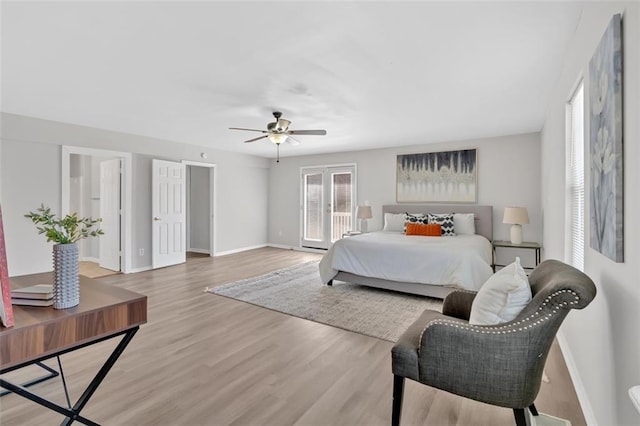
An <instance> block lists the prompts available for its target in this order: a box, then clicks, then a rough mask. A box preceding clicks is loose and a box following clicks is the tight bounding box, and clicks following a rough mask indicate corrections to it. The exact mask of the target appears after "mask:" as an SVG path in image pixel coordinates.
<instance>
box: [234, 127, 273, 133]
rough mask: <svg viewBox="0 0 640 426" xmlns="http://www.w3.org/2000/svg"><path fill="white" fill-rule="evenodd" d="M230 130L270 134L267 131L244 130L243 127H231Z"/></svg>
mask: <svg viewBox="0 0 640 426" xmlns="http://www.w3.org/2000/svg"><path fill="white" fill-rule="evenodd" d="M229 130H248V131H249V132H260V133H268V132H267V131H266V130H257V129H243V128H242V127H229Z"/></svg>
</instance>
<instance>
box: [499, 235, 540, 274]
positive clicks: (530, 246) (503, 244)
mask: <svg viewBox="0 0 640 426" xmlns="http://www.w3.org/2000/svg"><path fill="white" fill-rule="evenodd" d="M491 245H492V246H493V265H491V267H492V268H493V272H495V271H496V267H503V266H507V265H499V264H497V263H495V262H496V249H498V248H508V249H522V250H534V251H535V265H534V266H533V267H525V266H523V267H522V269H526V270H529V271H532V270H533V269H534V268H535V267H536V266H538V265H539V264H540V244H538V243H534V242H529V241H523V242H522V243H520V244H514V243H512V242H511V241H492V242H491Z"/></svg>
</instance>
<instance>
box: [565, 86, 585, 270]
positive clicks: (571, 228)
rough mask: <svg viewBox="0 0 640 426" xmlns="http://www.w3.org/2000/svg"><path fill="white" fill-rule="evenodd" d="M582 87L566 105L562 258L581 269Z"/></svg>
mask: <svg viewBox="0 0 640 426" xmlns="http://www.w3.org/2000/svg"><path fill="white" fill-rule="evenodd" d="M583 89H584V87H583V83H582V82H580V84H579V85H578V87H577V88H576V90H575V92H574V93H573V96H572V97H571V99H570V100H569V104H568V106H567V174H566V181H567V234H568V235H567V236H568V238H567V244H566V260H567V262H568V263H570V264H571V265H573V266H574V267H576V268H578V269H580V270H583V269H584V90H583Z"/></svg>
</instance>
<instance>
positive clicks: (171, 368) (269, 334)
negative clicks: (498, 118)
mask: <svg viewBox="0 0 640 426" xmlns="http://www.w3.org/2000/svg"><path fill="white" fill-rule="evenodd" d="M317 258H319V255H316V254H311V253H302V252H295V251H287V250H280V249H274V248H264V249H258V250H252V251H250V252H245V253H238V254H233V255H228V256H224V257H219V258H209V257H196V258H190V259H188V261H187V263H186V264H183V265H179V266H174V267H170V268H164V269H159V270H155V271H148V272H142V273H138V274H131V275H112V276H108V277H104V278H100V279H99V280H100V281H102V282H104V283H107V284H110V285H116V286H121V287H125V288H128V289H131V290H133V291H136V292H139V293H143V294H146V295H147V296H148V298H149V322H148V323H147V324H146V325H143V326H142V327H141V329H140V331H139V332H138V334H137V335H136V336H135V337H134V339H133V341H132V343H131V344H130V345H129V347H128V348H127V350H126V351H125V353H124V354H123V355H122V357H121V358H120V360H119V361H118V362H117V363H116V365H115V367H114V369H113V370H112V371H111V372H110V373H109V375H108V376H107V378H106V379H105V381H104V382H103V384H102V386H101V387H100V388H99V389H98V391H97V392H96V394H95V395H94V397H93V398H92V399H91V401H90V402H89V404H88V405H87V407H86V408H85V410H84V411H83V415H84V416H87V417H88V418H90V419H92V420H94V421H97V422H99V423H102V424H105V425H197V424H202V425H230V424H234V425H291V424H299V425H388V424H389V423H390V416H391V386H392V374H391V359H390V350H391V346H392V344H391V343H390V342H386V341H383V340H378V339H375V338H372V337H367V336H363V335H359V334H356V333H351V332H348V331H345V330H341V329H337V328H333V327H330V326H326V325H322V324H318V323H314V322H311V321H306V320H303V319H300V318H296V317H292V316H288V315H284V314H281V313H278V312H274V311H270V310H267V309H263V308H259V307H256V306H253V305H249V304H246V303H242V302H238V301H235V300H232V299H227V298H224V297H221V296H216V295H213V294H209V293H204V292H203V289H204V288H205V287H207V286H215V285H219V284H223V283H225V282H230V281H235V280H238V279H242V278H246V277H250V276H255V275H259V274H262V273H265V272H268V271H272V270H276V269H279V268H282V267H286V266H290V265H293V264H296V263H300V262H303V261H306V260H311V259H317ZM114 346H115V342H113V341H108V342H103V343H100V344H98V345H95V346H93V347H88V348H85V349H83V350H81V351H77V352H76V353H71V354H67V355H64V356H63V357H62V360H63V365H64V367H65V372H66V375H67V382H68V384H69V385H70V390H71V395H72V400H73V401H75V399H77V398H78V396H79V395H80V392H81V391H82V390H83V389H84V387H85V386H86V384H87V383H88V381H89V380H90V378H91V377H93V375H94V374H95V372H96V371H97V369H98V368H99V367H100V365H102V362H103V360H104V358H105V357H106V356H107V354H108V353H109V352H110V351H111V349H112V348H113V347H114ZM50 364H51V365H55V364H54V363H52V362H50ZM546 372H547V374H548V375H549V377H550V378H551V382H550V383H546V384H545V383H543V385H542V389H541V391H540V394H539V396H538V399H537V400H536V405H537V406H538V409H539V410H540V411H541V412H544V413H548V414H551V415H554V416H557V417H561V418H565V419H569V420H570V421H571V423H572V425H574V426H580V425H584V424H585V420H584V417H583V416H582V413H581V411H580V408H579V405H578V402H577V398H576V396H575V392H574V390H573V386H572V384H571V381H570V378H569V375H568V372H567V369H566V366H565V364H564V361H563V360H562V357H561V355H560V352H559V349H558V347H557V344H556V345H554V346H553V349H552V351H551V354H550V357H549V360H548V362H547V367H546ZM12 374H13V375H14V376H12V378H14V379H20V378H23V377H24V376H27V375H31V376H33V375H37V374H39V372H38V371H37V370H36V369H35V367H29V368H27V369H23V370H21V371H20V372H14V373H12ZM7 376H9V375H7ZM16 376H19V377H16ZM36 389H37V390H38V392H40V393H41V394H42V395H43V396H45V397H47V398H50V399H53V400H55V401H58V402H62V401H64V396H63V393H62V387H61V383H60V381H59V380H58V379H54V380H51V381H49V382H45V383H42V384H39V385H37V386H36ZM0 404H1V407H0V410H1V411H0V416H1V417H0V423H1V424H2V425H3V426H8V425H44V424H55V423H60V421H61V420H62V417H61V416H59V415H57V414H56V413H53V412H51V411H48V410H46V409H44V408H42V407H40V406H38V405H36V404H34V403H32V402H30V401H26V400H23V399H22V398H20V397H18V396H16V395H8V396H4V397H2V398H1V399H0ZM402 420H403V424H404V425H438V426H440V425H474V426H483V425H487V426H489V425H491V426H495V425H512V424H514V422H513V417H512V412H511V410H509V409H505V408H499V407H493V406H489V405H486V404H483V403H479V402H475V401H471V400H468V399H464V398H461V397H457V396H454V395H451V394H448V393H446V392H442V391H438V390H435V389H432V388H429V387H426V386H423V385H420V384H417V383H414V382H411V381H407V384H406V386H405V401H404V410H403V419H402Z"/></svg>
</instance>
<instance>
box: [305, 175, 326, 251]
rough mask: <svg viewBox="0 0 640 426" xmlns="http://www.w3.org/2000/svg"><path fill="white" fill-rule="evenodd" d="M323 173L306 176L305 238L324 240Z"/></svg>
mask: <svg viewBox="0 0 640 426" xmlns="http://www.w3.org/2000/svg"><path fill="white" fill-rule="evenodd" d="M322 204H323V201H322V173H317V174H309V175H305V176H304V239H305V240H313V241H322V228H323V224H322Z"/></svg>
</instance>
